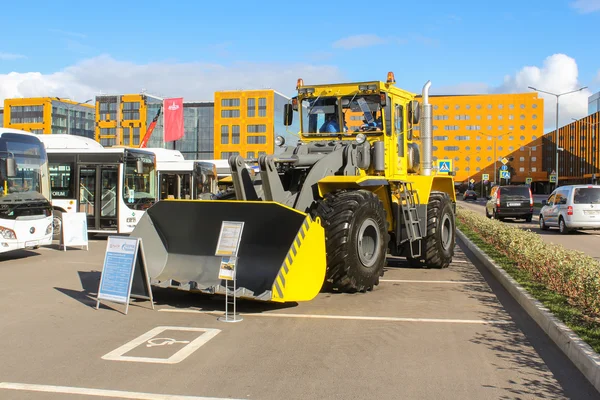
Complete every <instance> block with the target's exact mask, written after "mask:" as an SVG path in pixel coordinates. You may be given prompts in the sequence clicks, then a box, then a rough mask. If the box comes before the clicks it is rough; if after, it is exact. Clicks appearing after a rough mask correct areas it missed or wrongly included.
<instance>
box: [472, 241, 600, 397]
mask: <svg viewBox="0 0 600 400" xmlns="http://www.w3.org/2000/svg"><path fill="white" fill-rule="evenodd" d="M460 247H461V249H462V250H463V251H464V252H465V254H466V256H468V257H470V259H471V260H472V262H473V264H474V265H475V268H477V270H478V271H479V273H480V274H481V275H482V276H483V278H484V279H485V280H486V281H487V283H488V285H489V287H486V286H485V285H465V286H464V287H463V288H462V291H464V293H465V294H467V295H468V296H469V297H471V298H473V299H475V300H477V301H479V302H481V303H483V304H485V305H486V311H484V312H481V318H482V319H494V315H495V314H496V313H498V312H503V311H505V312H507V313H508V314H509V315H510V317H511V318H512V320H513V321H514V324H507V325H494V326H493V327H492V328H491V330H487V331H484V332H481V333H478V334H477V335H476V336H475V337H473V338H472V339H471V342H472V343H474V344H480V345H484V346H487V347H488V348H489V349H490V350H492V351H494V353H495V354H496V357H498V359H499V360H503V361H505V362H508V363H510V369H512V370H515V371H518V372H519V376H520V378H521V380H520V382H515V381H512V380H509V381H507V382H506V385H504V386H503V387H498V389H502V390H504V391H505V392H506V395H505V396H502V397H500V398H502V399H519V398H521V397H523V396H533V397H535V398H545V399H553V398H565V397H566V398H569V399H597V398H598V392H597V391H596V389H595V388H594V387H593V386H592V385H591V384H590V383H589V381H588V380H587V379H586V378H585V376H583V374H581V372H579V370H578V369H577V368H576V367H575V366H574V365H573V364H572V363H571V361H570V360H569V359H568V358H567V356H565V355H564V353H563V352H562V351H561V350H560V349H559V348H558V347H557V346H556V345H555V344H554V342H553V341H552V340H551V339H550V338H549V337H548V336H547V335H546V334H545V333H544V331H543V330H542V329H541V328H540V327H539V326H538V325H537V323H536V322H535V321H534V320H533V319H531V317H529V315H528V314H527V313H526V312H525V310H524V309H523V308H522V307H521V306H520V305H519V304H518V303H517V302H516V301H515V299H514V298H513V297H512V296H511V295H510V294H509V293H508V292H507V291H506V289H504V287H503V286H502V285H501V284H500V283H499V282H498V281H497V280H496V279H495V278H494V277H493V275H491V273H490V272H489V271H488V270H487V268H485V267H484V266H481V265H479V262H478V261H477V259H476V258H475V256H474V255H473V254H472V253H471V252H470V250H469V249H467V248H466V247H463V246H460ZM491 294H493V295H491ZM565 365H570V366H571V367H570V368H565ZM496 367H497V368H498V369H501V368H506V367H501V366H496ZM552 375H553V376H554V379H553V377H552ZM557 382H558V383H557ZM484 386H485V385H484ZM485 387H495V386H485Z"/></svg>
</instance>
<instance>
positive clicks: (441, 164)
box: [438, 160, 452, 174]
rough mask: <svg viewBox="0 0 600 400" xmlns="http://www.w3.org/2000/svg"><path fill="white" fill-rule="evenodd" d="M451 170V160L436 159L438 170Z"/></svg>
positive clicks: (447, 171)
mask: <svg viewBox="0 0 600 400" xmlns="http://www.w3.org/2000/svg"><path fill="white" fill-rule="evenodd" d="M451 171H452V160H438V172H443V173H446V174H448V173H450V172H451Z"/></svg>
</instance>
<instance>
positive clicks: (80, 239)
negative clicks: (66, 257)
mask: <svg viewBox="0 0 600 400" xmlns="http://www.w3.org/2000/svg"><path fill="white" fill-rule="evenodd" d="M61 219H62V224H61V229H62V232H61V233H62V235H61V243H60V245H61V246H63V248H64V251H67V246H81V247H84V246H85V248H86V250H88V232H87V214H86V213H83V212H75V213H63V214H62V216H61Z"/></svg>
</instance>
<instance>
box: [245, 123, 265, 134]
mask: <svg viewBox="0 0 600 400" xmlns="http://www.w3.org/2000/svg"><path fill="white" fill-rule="evenodd" d="M266 131H267V125H265V124H259V125H248V127H247V132H248V133H265V132H266Z"/></svg>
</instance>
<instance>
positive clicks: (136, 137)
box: [132, 128, 140, 145]
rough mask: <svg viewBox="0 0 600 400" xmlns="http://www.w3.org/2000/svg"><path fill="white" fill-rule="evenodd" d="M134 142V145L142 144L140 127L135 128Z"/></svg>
mask: <svg viewBox="0 0 600 400" xmlns="http://www.w3.org/2000/svg"><path fill="white" fill-rule="evenodd" d="M132 131H133V144H134V145H139V144H140V128H133V129H132Z"/></svg>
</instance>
